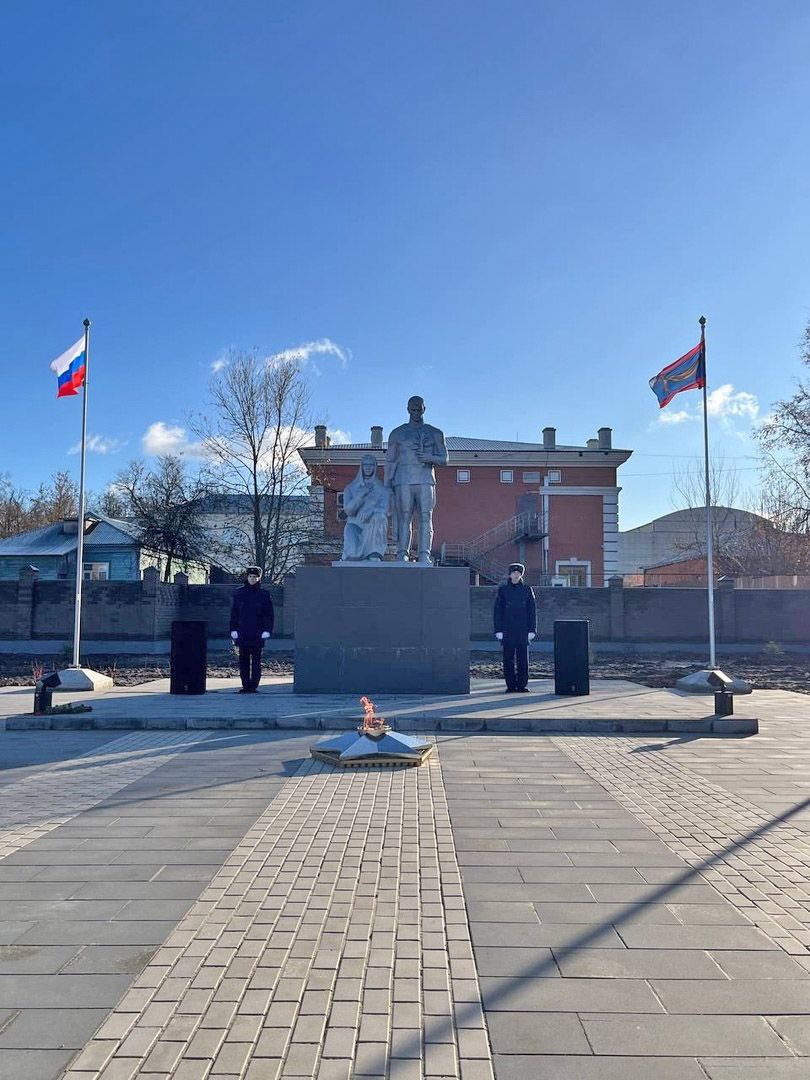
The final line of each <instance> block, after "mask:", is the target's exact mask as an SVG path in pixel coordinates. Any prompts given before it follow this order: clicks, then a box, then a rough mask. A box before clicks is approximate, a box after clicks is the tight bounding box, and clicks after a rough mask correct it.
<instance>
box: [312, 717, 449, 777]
mask: <svg viewBox="0 0 810 1080" xmlns="http://www.w3.org/2000/svg"><path fill="white" fill-rule="evenodd" d="M309 752H310V754H312V756H313V757H314V758H317V759H318V760H319V761H328V762H330V763H331V764H332V765H340V766H342V767H343V768H348V767H355V768H356V767H358V766H371V765H374V766H377V767H380V766H386V765H421V764H422V762H423V761H425V760H427V758H428V757H429V756H430V755H431V754H432V753H433V743H430V742H428V741H427V740H426V739H422V738H419V737H417V736H413V735H403V734H402V733H401V732H399V731H392V730H391V728H390V727H387V725H386V728H385V729H383V730H382V731H380V733H379V734H372V733H370V732H368V731H367V730H366V729H364V728H359V729H358V730H357V731H347V732H346V733H345V734H344V735H337V736H335V737H334V738H331V739H324V740H323V741H322V742H319V743H316V744H315V745H314V746H311V747H310V748H309Z"/></svg>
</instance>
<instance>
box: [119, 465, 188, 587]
mask: <svg viewBox="0 0 810 1080" xmlns="http://www.w3.org/2000/svg"><path fill="white" fill-rule="evenodd" d="M115 483H116V488H117V490H118V492H119V494H120V496H121V497H122V499H123V500H125V506H126V510H127V516H128V517H129V518H130V519H131V520H132V523H133V525H134V526H135V528H136V529H137V531H138V536H139V538H140V541H141V544H142V546H143V548H144V550H145V551H147V552H149V553H150V554H152V555H155V556H158V557H161V558H162V559H165V567H164V573H163V580H164V581H170V580H171V575H172V569H173V568H174V566H175V565H176V564H180V565H187V564H188V563H190V562H204V561H205V560H206V557H207V550H208V546H209V538H208V533H207V531H206V529H205V526H204V525H203V523H202V520H201V515H200V510H199V499H200V497H201V495H202V494H203V492H204V489H203V488H202V485H201V483H200V481H199V479H198V478H195V477H191V476H189V474H188V471H187V468H186V464H185V462H184V461H183V460H182V459H181V458H179V457H174V456H172V455H168V454H167V455H166V456H165V457H159V458H158V459H157V464H156V465H155V468H154V469H151V470H150V469H148V468H147V466H146V464H145V463H144V462H143V461H131V462H130V463H129V465H128V466H127V468H126V469H124V471H123V472H121V473H119V475H118V477H117V478H116V482H115Z"/></svg>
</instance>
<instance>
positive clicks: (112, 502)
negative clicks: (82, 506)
mask: <svg viewBox="0 0 810 1080" xmlns="http://www.w3.org/2000/svg"><path fill="white" fill-rule="evenodd" d="M87 504H88V506H89V508H90V510H91V511H93V512H94V513H97V514H103V515H104V517H108V518H125V517H126V516H127V514H128V512H129V511H128V506H127V499H126V497H125V496H124V495H123V494H122V493H121V492H120V491H119V490H118V487H117V486H116V485H115V484H111V485H110V486H109V487H107V488H105V489H104V491H102V492H99V493H93V494H91V495H90V496H89V498H88V500H87Z"/></svg>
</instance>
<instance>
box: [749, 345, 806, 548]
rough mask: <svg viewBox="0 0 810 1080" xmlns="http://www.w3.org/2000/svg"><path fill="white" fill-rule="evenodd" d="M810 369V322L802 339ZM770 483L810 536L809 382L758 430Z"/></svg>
mask: <svg viewBox="0 0 810 1080" xmlns="http://www.w3.org/2000/svg"><path fill="white" fill-rule="evenodd" d="M801 360H802V363H803V364H804V365H805V366H806V367H808V368H810V324H808V325H807V326H806V327H805V330H804V334H803V336H802V342H801ZM759 437H760V442H761V445H762V447H763V450H764V452H765V456H766V461H767V466H768V477H767V479H768V486H769V487H774V486H775V487H777V488H778V489H779V491H780V512H781V514H782V515H783V517H784V519H785V521H786V524H787V527H788V528H789V529H790V531H792V532H796V533H803V534H805V535H810V382H809V381H807V380H804V381H803V380H801V379H799V380H798V383H797V387H796V392H795V393H794V394H793V396H792V397H789V398H785V399H783V400H781V401H777V402H776V404H775V405H774V406H773V409H772V411H771V414H770V416H769V418H768V419H767V420H766V421H765V423H764V424H763V425H762V428H761V429H760V432H759Z"/></svg>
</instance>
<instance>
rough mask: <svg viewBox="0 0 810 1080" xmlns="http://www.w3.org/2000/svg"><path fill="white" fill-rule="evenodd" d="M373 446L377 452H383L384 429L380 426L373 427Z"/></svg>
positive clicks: (374, 425)
mask: <svg viewBox="0 0 810 1080" xmlns="http://www.w3.org/2000/svg"><path fill="white" fill-rule="evenodd" d="M371 445H372V446H373V447H374V449H375V450H382V428H381V427H380V425H379V424H373V425H372V427H371Z"/></svg>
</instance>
